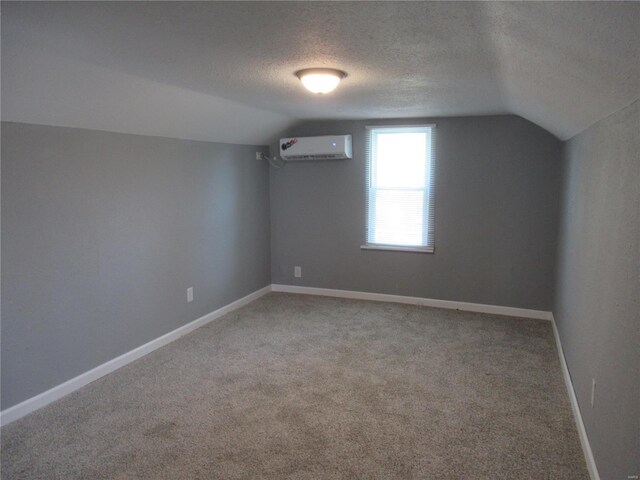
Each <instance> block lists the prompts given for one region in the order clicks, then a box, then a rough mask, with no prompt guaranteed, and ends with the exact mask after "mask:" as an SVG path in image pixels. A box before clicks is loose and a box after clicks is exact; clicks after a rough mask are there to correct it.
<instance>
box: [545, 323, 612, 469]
mask: <svg viewBox="0 0 640 480" xmlns="http://www.w3.org/2000/svg"><path fill="white" fill-rule="evenodd" d="M551 323H552V325H553V336H554V337H555V339H556V346H557V347H558V356H559V357H560V367H561V368H562V375H563V377H564V383H565V385H566V387H567V392H568V394H569V400H570V402H571V410H572V411H573V418H574V420H575V422H576V427H577V429H578V436H579V437H580V444H581V445H582V452H583V453H584V459H585V461H586V462H587V470H589V477H590V478H591V480H600V474H599V473H598V467H597V466H596V461H595V459H594V458H593V452H592V451H591V444H590V443H589V437H588V436H587V430H586V429H585V428H584V422H583V421H582V414H581V413H580V406H579V405H578V398H577V397H576V392H575V390H574V388H573V382H572V381H571V374H570V373H569V368H568V367H567V361H566V359H565V358H564V350H563V349H562V343H561V342H560V334H559V333H558V327H557V326H556V321H555V318H554V317H553V315H551Z"/></svg>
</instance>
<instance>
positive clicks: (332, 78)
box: [296, 68, 347, 95]
mask: <svg viewBox="0 0 640 480" xmlns="http://www.w3.org/2000/svg"><path fill="white" fill-rule="evenodd" d="M346 76H347V74H346V73H345V72H343V71H342V70H336V69H335V68H305V69H304V70H299V71H297V72H296V77H298V78H299V79H300V81H301V82H302V84H303V85H304V86H305V88H306V89H307V90H309V91H310V92H313V93H317V94H320V95H322V94H324V93H329V92H331V91H333V90H334V89H335V88H336V87H337V86H338V84H339V83H340V80H342V79H343V78H344V77H346Z"/></svg>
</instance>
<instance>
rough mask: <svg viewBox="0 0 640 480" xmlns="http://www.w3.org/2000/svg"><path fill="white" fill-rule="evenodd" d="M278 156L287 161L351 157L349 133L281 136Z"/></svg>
mask: <svg viewBox="0 0 640 480" xmlns="http://www.w3.org/2000/svg"><path fill="white" fill-rule="evenodd" d="M280 156H281V157H282V158H283V159H284V160H287V161H305V160H307V161H308V160H344V159H347V158H351V135H327V136H323V137H290V138H281V139H280Z"/></svg>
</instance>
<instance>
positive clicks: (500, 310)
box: [271, 284, 553, 321]
mask: <svg viewBox="0 0 640 480" xmlns="http://www.w3.org/2000/svg"><path fill="white" fill-rule="evenodd" d="M271 288H272V289H273V291H274V292H285V293H302V294H306V295H321V296H325V297H340V298H353V299H356V300H372V301H376V302H391V303H406V304H409V305H421V306H425V307H436V308H447V309H451V310H463V311H465V312H477V313H490V314H494V315H508V316H510V317H521V318H534V319H537V320H549V321H551V319H552V318H553V317H552V315H551V312H547V311H544V310H529V309H527V308H514V307H502V306H499V305H484V304H482V303H469V302H454V301H451V300H436V299H433V298H422V297H406V296H403V295H389V294H386V293H370V292H355V291H352V290H334V289H330V288H316V287H300V286H295V285H277V284H273V285H271Z"/></svg>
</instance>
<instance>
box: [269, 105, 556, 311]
mask: <svg viewBox="0 0 640 480" xmlns="http://www.w3.org/2000/svg"><path fill="white" fill-rule="evenodd" d="M420 122H427V123H431V122H435V123H436V124H437V129H436V137H435V138H436V154H437V171H436V202H435V229H436V230H435V254H420V253H405V252H384V251H370V250H367V251H365V250H361V249H360V246H361V245H362V244H363V243H364V235H365V233H364V232H365V126H366V125H373V124H391V123H399V124H402V123H405V124H416V123H420ZM328 134H352V135H353V148H354V157H353V159H352V160H344V161H333V162H327V161H324V162H298V163H288V164H287V165H286V166H285V167H284V168H282V169H280V170H272V171H271V206H272V207H271V235H272V237H271V244H272V258H271V265H272V280H273V282H274V283H283V284H293V285H305V286H313V287H325V288H338V289H347V290H358V291H366V292H380V293H389V294H399V295H411V296H418V297H427V298H436V299H446V300H458V301H466V302H478V303H485V304H493V305H505V306H512V307H520V308H532V309H541V310H550V309H551V304H552V296H553V281H554V269H555V250H556V233H557V221H558V215H559V212H558V203H559V196H560V186H561V176H560V173H561V168H560V167H561V165H560V155H561V142H560V141H559V140H557V139H556V138H555V137H553V136H552V135H551V134H549V133H548V132H546V131H545V130H543V129H541V128H539V127H537V126H535V125H534V124H532V123H530V122H528V121H526V120H524V119H522V118H520V117H517V116H508V115H507V116H488V117H466V118H462V117H461V118H442V119H410V120H394V121H380V120H377V121H333V122H321V121H318V122H311V123H305V124H302V125H299V126H298V127H296V128H293V129H291V130H288V131H287V132H283V135H282V136H289V135H292V136H303V135H328ZM273 148H277V145H276V144H274V145H273V146H272V150H273ZM275 151H276V152H277V151H278V150H275ZM296 265H300V266H301V267H302V272H303V278H302V279H297V278H294V276H293V267H294V266H296Z"/></svg>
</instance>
